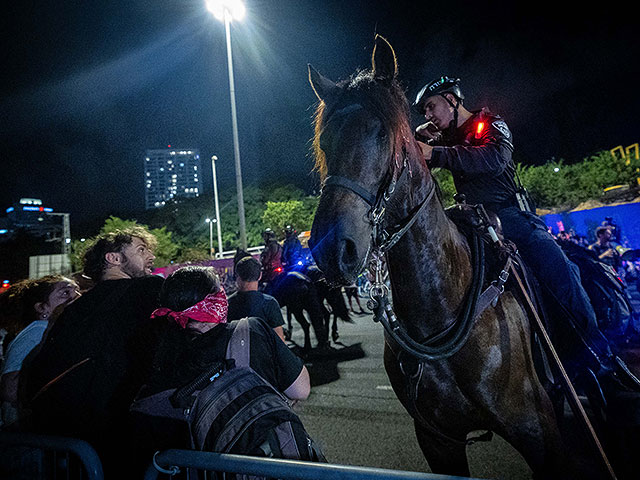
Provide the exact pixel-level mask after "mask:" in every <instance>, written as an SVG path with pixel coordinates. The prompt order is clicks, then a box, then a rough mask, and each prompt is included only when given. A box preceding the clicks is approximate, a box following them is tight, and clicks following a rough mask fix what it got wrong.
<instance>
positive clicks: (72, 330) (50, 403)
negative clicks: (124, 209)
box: [0, 227, 323, 478]
mask: <svg viewBox="0 0 640 480" xmlns="http://www.w3.org/2000/svg"><path fill="white" fill-rule="evenodd" d="M155 246H156V243H155V238H154V237H153V236H152V235H151V234H149V233H148V231H147V230H146V229H144V228H142V227H132V228H129V229H123V230H120V231H115V232H110V233H107V234H103V235H100V236H99V237H97V238H96V239H95V241H94V242H93V244H92V245H91V247H90V248H89V249H88V250H87V251H86V254H85V256H84V270H83V275H84V276H85V277H88V278H90V279H91V281H92V282H91V286H90V287H89V288H88V289H86V290H85V291H84V292H83V293H82V294H80V289H79V286H78V285H77V283H76V282H75V281H74V280H72V279H70V278H66V277H63V276H47V277H44V278H41V279H37V280H25V281H23V282H19V283H17V284H15V285H13V286H12V287H11V288H10V289H8V291H7V292H5V293H3V294H2V295H1V296H0V302H2V305H1V308H0V311H1V312H2V316H1V324H0V327H2V328H3V329H4V330H5V332H6V335H5V337H4V349H3V352H4V358H3V362H2V377H1V389H0V395H1V400H2V421H3V424H2V428H3V429H6V430H8V431H29V432H36V433H44V434H54V435H62V436H69V437H74V438H80V439H83V440H86V441H88V442H89V443H90V444H91V445H92V446H93V447H94V448H95V449H96V451H97V452H98V454H99V457H100V459H101V462H102V464H103V467H104V470H105V476H106V477H107V478H123V477H127V476H129V475H131V476H132V477H134V478H141V477H142V474H143V469H144V468H145V467H146V466H147V465H148V464H149V462H150V460H151V455H152V454H153V452H155V451H157V450H159V449H164V448H171V447H173V448H191V447H193V446H194V445H193V443H192V442H193V438H190V437H191V435H190V432H191V428H190V426H189V424H188V418H187V417H184V415H183V411H184V410H183V409H178V410H177V411H178V412H179V414H178V417H180V416H182V418H178V419H176V418H175V417H174V418H171V416H169V417H167V416H165V415H164V414H163V412H164V411H165V410H167V409H170V408H171V407H170V405H169V403H167V402H168V400H167V398H168V397H164V400H166V402H165V404H163V403H162V402H161V401H160V402H158V403H153V402H155V399H156V398H157V396H156V394H158V393H159V392H160V393H161V394H164V393H165V392H167V391H173V392H175V391H176V390H179V389H180V388H181V387H184V385H185V384H189V383H190V382H193V381H196V380H198V381H199V379H200V377H201V376H202V375H205V376H207V375H209V373H210V372H209V370H208V369H209V368H211V365H222V367H221V370H220V371H219V372H218V373H219V374H224V375H222V377H221V378H225V376H227V375H229V374H228V373H227V372H230V371H234V369H235V367H234V365H235V366H238V365H242V366H243V367H244V370H242V371H245V370H246V371H249V372H250V375H249V374H246V372H245V376H247V375H248V378H250V379H253V380H252V381H253V382H254V384H256V385H257V386H256V385H254V386H253V387H252V388H253V389H252V390H251V392H253V391H259V392H260V396H258V397H257V398H256V399H255V400H254V401H255V402H257V403H258V405H257V406H254V407H252V408H254V409H255V408H258V409H259V408H264V406H261V405H260V404H261V403H263V404H266V405H271V406H272V404H271V403H269V400H268V399H269V398H270V397H269V395H267V391H270V392H271V398H272V400H271V402H272V403H273V401H274V400H273V398H281V399H285V401H284V403H283V401H282V400H280V402H281V405H280V409H279V412H280V417H276V416H274V415H275V414H271V413H268V414H267V413H265V415H266V417H265V420H263V423H261V424H260V425H259V428H258V427H256V428H258V430H257V431H258V434H255V433H254V434H252V435H253V436H252V437H251V441H252V442H255V441H258V440H260V442H262V444H260V445H258V447H259V448H258V447H255V446H252V445H249V444H247V443H243V444H242V445H244V447H243V448H246V449H248V450H249V451H242V449H241V448H240V447H234V448H236V450H238V449H240V450H239V451H234V450H233V448H232V449H231V450H230V451H231V452H235V453H247V454H259V453H260V452H263V451H264V452H266V450H265V448H266V447H265V445H267V447H268V452H269V455H270V456H278V457H284V458H296V459H305V460H322V459H323V456H322V454H321V452H319V450H318V449H317V447H314V449H310V446H311V445H314V444H313V442H312V441H311V440H310V438H308V435H306V432H305V431H304V427H302V425H301V423H300V421H299V419H298V418H297V416H296V414H295V412H294V411H293V410H291V409H289V407H290V406H291V405H292V404H293V403H294V402H295V401H298V400H303V399H305V398H307V396H308V395H309V393H310V378H309V373H308V372H307V369H306V367H305V366H304V363H303V361H302V360H301V359H300V358H299V357H298V356H296V355H295V354H294V353H293V351H292V350H291V349H290V348H289V347H288V346H287V344H286V343H285V342H284V335H283V331H282V329H283V323H284V321H283V318H282V314H281V311H280V306H279V305H278V303H277V301H276V300H275V299H274V298H273V297H270V296H268V295H265V294H263V293H262V292H260V291H258V288H257V285H258V281H259V280H260V277H261V273H262V272H261V264H260V262H259V261H258V260H257V259H255V258H253V257H248V258H245V259H243V261H241V262H239V264H238V265H237V266H235V275H236V282H235V283H236V290H237V291H236V292H235V293H233V294H231V295H230V296H229V297H227V293H226V291H225V285H224V283H223V282H222V280H221V279H220V278H219V276H218V274H217V272H216V270H215V269H214V268H213V267H206V266H188V267H183V268H181V269H179V270H176V271H174V272H173V273H171V274H170V275H169V276H167V278H165V279H163V278H162V277H160V276H156V275H153V274H152V271H153V261H154V258H155V257H154V254H153V251H154V248H155ZM241 318H248V323H247V325H246V327H244V328H245V329H246V342H245V339H244V338H243V340H242V342H241V345H242V346H244V345H245V343H246V345H247V348H246V351H242V347H237V348H236V350H238V351H233V352H231V351H230V350H229V349H230V348H231V346H230V345H231V339H232V338H233V337H234V335H235V334H234V332H235V331H236V329H237V326H238V325H239V324H240V320H239V319H241ZM243 331H244V330H243ZM238 335H239V334H238ZM245 358H246V361H244V359H245ZM243 362H244V363H243ZM209 376H210V375H209ZM214 377H215V376H214ZM212 383H213V382H212ZM200 389H202V391H204V390H205V388H204V387H203V386H202V385H200V387H198V388H197V389H195V390H194V391H195V392H198V391H200ZM269 389H271V390H269ZM191 394H192V396H191V397H188V398H190V399H191V401H194V400H195V399H196V396H195V394H194V392H191ZM274 395H275V397H274ZM247 396H250V392H244V393H243V395H242V396H240V397H241V398H242V401H243V402H244V401H248V400H246V399H245V397H247ZM197 398H200V397H199V396H198V397H197ZM172 401H173V399H172ZM183 401H184V399H183ZM140 402H142V403H143V404H144V405H147V404H149V402H151V404H152V405H153V408H152V409H151V410H149V409H147V410H144V409H142V410H141V409H138V410H134V409H133V408H132V405H134V404H135V405H139V404H140ZM194 408H195V404H194ZM213 421H215V419H214V420H213ZM285 421H286V422H288V423H287V424H288V425H293V427H290V430H291V431H292V432H293V433H292V435H293V434H294V433H295V441H301V442H303V443H304V449H299V450H304V451H303V452H300V451H298V452H291V451H288V450H287V449H286V448H282V449H280V448H279V447H278V445H279V444H278V442H279V441H281V439H280V438H279V437H278V436H277V435H276V433H278V434H280V433H281V432H277V430H278V429H277V427H278V425H280V424H281V423H283V422H285ZM274 432H276V433H274ZM256 435H257V437H260V435H262V437H260V438H257V437H256V438H253V437H255V436H256ZM301 437H304V438H301ZM247 441H248V440H247ZM264 442H266V443H264ZM229 448H231V447H229ZM256 448H258V450H255V449H256ZM251 449H253V450H251ZM305 452H307V453H305ZM309 452H311V453H312V454H311V453H309ZM265 454H266V453H265ZM269 455H268V456H269ZM9 456H10V455H0V457H2V458H3V460H2V461H1V462H0V477H2V478H29V477H30V475H32V476H33V478H35V474H34V472H36V470H34V469H37V465H36V466H32V467H33V468H31V467H28V466H26V464H27V463H28V462H27V460H28V459H25V461H20V458H19V457H20V455H17V456H16V455H13V454H12V455H11V457H12V458H11V461H9V460H8V459H9ZM123 465H128V467H126V468H124V469H123Z"/></svg>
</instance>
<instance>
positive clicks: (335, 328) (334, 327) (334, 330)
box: [331, 313, 340, 342]
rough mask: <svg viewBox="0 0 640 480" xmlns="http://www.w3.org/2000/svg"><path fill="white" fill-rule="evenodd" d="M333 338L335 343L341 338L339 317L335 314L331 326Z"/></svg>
mask: <svg viewBox="0 0 640 480" xmlns="http://www.w3.org/2000/svg"><path fill="white" fill-rule="evenodd" d="M331 338H332V339H333V341H334V342H337V341H338V338H340V335H338V316H337V315H336V314H335V313H334V314H333V323H332V324H331Z"/></svg>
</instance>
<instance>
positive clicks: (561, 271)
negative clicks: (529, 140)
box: [428, 109, 609, 355]
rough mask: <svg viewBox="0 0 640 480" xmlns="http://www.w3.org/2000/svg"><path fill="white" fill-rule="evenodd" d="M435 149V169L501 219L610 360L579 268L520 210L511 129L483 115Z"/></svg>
mask: <svg viewBox="0 0 640 480" xmlns="http://www.w3.org/2000/svg"><path fill="white" fill-rule="evenodd" d="M433 145H434V147H433V151H432V157H431V159H430V160H429V162H428V163H429V166H430V167H432V168H433V167H442V168H446V169H447V170H450V171H451V173H452V176H453V180H454V183H455V186H456V190H457V191H458V193H462V194H464V195H465V198H466V202H467V203H469V204H478V203H481V204H483V205H484V207H485V208H486V209H487V210H490V211H492V212H494V213H496V214H497V215H498V217H499V218H500V223H501V225H502V232H503V234H504V236H505V238H507V239H508V240H511V241H512V242H514V243H515V244H516V245H517V247H518V251H519V253H520V254H521V256H522V257H523V259H524V260H525V262H526V263H527V266H529V267H530V269H531V270H532V272H533V273H534V275H535V276H536V278H538V280H539V282H540V283H541V284H543V285H546V286H549V287H550V290H551V292H552V293H553V294H554V295H555V297H556V299H557V300H558V301H559V302H560V303H561V304H563V305H564V306H565V307H566V309H567V310H568V311H569V312H573V314H574V315H575V316H576V317H577V318H578V320H579V321H580V323H581V326H582V327H583V328H584V329H585V331H586V332H587V334H588V336H589V338H591V340H592V344H593V346H597V347H598V350H599V353H601V354H605V355H606V354H607V352H609V348H608V345H607V342H606V340H605V339H604V337H603V336H602V334H601V333H600V331H599V330H598V323H597V321H596V316H595V313H594V310H593V307H592V305H591V302H590V300H589V297H588V296H587V293H586V292H585V290H584V288H583V287H582V284H581V281H580V272H579V270H578V267H577V266H576V265H575V264H574V263H572V262H571V261H570V260H569V259H568V258H567V256H566V255H565V254H564V252H563V251H562V249H561V248H560V247H559V246H558V244H557V243H556V242H555V239H554V238H553V236H552V235H551V234H550V233H549V232H548V230H547V227H546V225H545V223H544V222H543V221H542V220H541V219H540V218H539V217H538V216H537V215H535V214H534V213H531V212H526V211H522V210H520V208H519V207H518V202H517V199H516V191H517V189H518V187H517V186H516V183H515V180H514V177H515V165H514V163H513V160H512V158H511V155H512V153H513V143H512V137H511V132H510V131H509V128H508V127H507V124H506V123H505V122H504V121H503V120H502V119H501V118H500V117H499V116H497V115H494V114H492V113H490V112H489V111H487V110H486V109H483V110H481V111H478V112H474V113H473V115H472V116H471V117H470V118H469V119H468V120H467V121H466V122H464V123H463V124H462V125H461V126H460V127H458V128H457V129H455V130H454V131H453V133H451V132H449V134H448V135H447V134H446V133H445V135H443V139H442V140H440V141H439V142H435V143H434V144H433Z"/></svg>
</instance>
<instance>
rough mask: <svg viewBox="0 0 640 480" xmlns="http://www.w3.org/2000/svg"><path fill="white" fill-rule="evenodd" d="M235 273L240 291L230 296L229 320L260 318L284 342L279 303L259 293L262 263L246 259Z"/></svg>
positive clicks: (237, 267)
mask: <svg viewBox="0 0 640 480" xmlns="http://www.w3.org/2000/svg"><path fill="white" fill-rule="evenodd" d="M235 273H236V284H237V286H238V290H237V291H236V292H235V293H233V294H231V295H229V314H228V316H229V320H230V321H231V320H239V319H241V318H244V317H259V318H261V319H263V320H264V321H265V322H266V323H267V324H268V325H269V326H270V327H271V328H273V330H274V331H275V332H276V333H277V334H278V336H279V337H280V338H281V339H282V340H283V341H284V332H283V327H282V326H283V325H284V319H283V318H282V311H281V310H280V305H279V304H278V301H277V300H276V299H275V298H273V297H272V296H271V295H267V294H265V293H262V292H260V291H258V282H259V281H260V277H261V267H260V262H259V261H258V260H256V259H255V258H253V257H245V258H243V259H241V260H240V261H239V262H238V263H237V264H236V268H235Z"/></svg>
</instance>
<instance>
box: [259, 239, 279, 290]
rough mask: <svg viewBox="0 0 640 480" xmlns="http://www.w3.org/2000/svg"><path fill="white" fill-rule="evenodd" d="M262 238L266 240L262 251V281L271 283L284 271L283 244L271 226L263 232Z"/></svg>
mask: <svg viewBox="0 0 640 480" xmlns="http://www.w3.org/2000/svg"><path fill="white" fill-rule="evenodd" d="M262 239H263V240H264V250H262V252H261V253H260V264H261V265H262V283H269V282H271V281H272V280H273V279H274V278H275V277H277V276H278V274H279V273H280V272H282V246H281V245H280V244H279V243H278V240H276V234H275V233H274V231H273V230H271V229H270V228H267V229H266V230H265V231H264V232H262Z"/></svg>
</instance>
